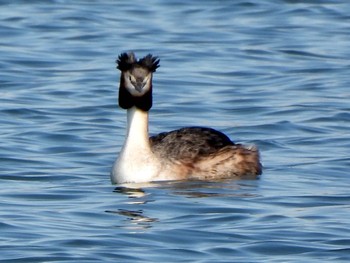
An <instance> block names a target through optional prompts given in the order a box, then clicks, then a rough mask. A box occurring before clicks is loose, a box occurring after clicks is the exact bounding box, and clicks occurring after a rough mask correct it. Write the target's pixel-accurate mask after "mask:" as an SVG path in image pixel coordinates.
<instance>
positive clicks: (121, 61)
mask: <svg viewBox="0 0 350 263" xmlns="http://www.w3.org/2000/svg"><path fill="white" fill-rule="evenodd" d="M116 62H117V64H118V65H117V69H119V70H121V71H126V70H129V69H131V68H132V66H133V65H134V64H135V63H136V58H135V54H134V53H133V52H130V53H121V54H120V55H119V57H118V59H117V61H116Z"/></svg>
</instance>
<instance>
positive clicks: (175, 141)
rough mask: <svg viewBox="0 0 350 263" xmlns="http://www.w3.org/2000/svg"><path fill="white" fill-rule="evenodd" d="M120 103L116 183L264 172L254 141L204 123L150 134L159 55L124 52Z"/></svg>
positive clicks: (113, 175) (120, 59) (120, 61)
mask: <svg viewBox="0 0 350 263" xmlns="http://www.w3.org/2000/svg"><path fill="white" fill-rule="evenodd" d="M116 63H117V69H119V70H120V71H121V75H120V86H119V98H118V102H119V106H120V107H121V108H123V109H126V110H127V129H126V137H125V141H124V145H123V147H122V149H121V151H120V154H119V157H118V158H117V160H116V161H115V163H114V165H113V168H112V172H111V181H112V183H115V184H123V183H145V182H152V181H164V180H217V179H228V178H240V177H243V176H250V177H251V176H253V177H254V178H255V177H258V176H259V175H260V174H261V172H262V166H261V163H260V160H259V151H258V149H257V148H256V147H255V146H252V147H246V146H243V145H241V144H236V143H234V142H233V141H231V140H230V139H229V137H227V136H226V135H225V134H223V133H222V132H220V131H217V130H215V129H212V128H207V127H185V128H181V129H178V130H174V131H170V132H164V133H160V134H158V135H156V136H152V137H149V133H148V117H149V114H148V112H149V110H150V109H151V107H152V89H153V86H152V78H153V73H154V72H155V71H156V69H157V68H158V67H159V59H158V58H157V57H155V56H152V55H151V54H148V55H147V56H145V57H143V58H141V59H137V58H136V57H135V54H134V53H133V52H130V53H122V54H120V55H119V57H118V59H117V61H116Z"/></svg>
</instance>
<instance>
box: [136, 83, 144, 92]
mask: <svg viewBox="0 0 350 263" xmlns="http://www.w3.org/2000/svg"><path fill="white" fill-rule="evenodd" d="M144 86H145V84H144V83H142V82H137V83H136V85H135V89H136V90H137V91H138V92H140V93H141V92H142V89H143V87H144Z"/></svg>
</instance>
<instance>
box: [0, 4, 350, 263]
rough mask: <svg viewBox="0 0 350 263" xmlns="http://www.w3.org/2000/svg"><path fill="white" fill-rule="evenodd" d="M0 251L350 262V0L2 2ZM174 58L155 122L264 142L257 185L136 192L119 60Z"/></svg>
mask: <svg viewBox="0 0 350 263" xmlns="http://www.w3.org/2000/svg"><path fill="white" fill-rule="evenodd" d="M0 13H1V16H0V17H1V18H0V19H1V20H0V21H1V24H0V34H1V38H0V54H1V60H0V94H1V97H0V101H1V107H0V125H1V132H0V141H1V144H0V163H1V168H2V169H1V172H0V181H1V186H2V187H1V190H0V196H1V199H0V219H1V220H0V232H1V235H0V250H1V253H0V259H1V260H3V262H78V261H79V262H116V261H119V262H139V261H141V260H142V261H146V262H165V261H166V262H320V261H321V262H348V261H349V260H350V256H349V255H350V233H349V228H350V205H349V203H350V195H349V187H348V186H349V184H350V179H349V167H350V158H349V149H350V135H349V129H350V113H349V112H350V106H349V101H350V91H349V86H350V81H349V75H350V74H349V73H350V63H349V61H350V60H349V58H350V49H349V48H348V46H349V43H350V35H349V33H348V32H349V30H350V26H349V25H350V23H349V22H350V17H349V13H350V5H349V4H347V3H344V1H326V0H322V1H321V0H320V1H291V0H275V1H257V0H250V1H244V0H241V1H205V3H204V2H198V3H197V2H195V1H192V2H189V1H180V0H172V1H156V0H154V1H147V2H143V1H138V0H136V1H133V2H130V1H118V2H113V1H84V0H79V1H74V3H71V2H70V1H64V0H61V1H54V0H52V1H31V2H30V3H29V2H28V1H1V2H0ZM129 50H133V51H135V52H136V54H138V55H139V56H143V55H146V54H148V53H153V54H155V55H158V56H159V57H160V59H161V67H160V68H159V69H158V70H157V72H156V73H155V75H154V93H155V94H154V101H155V103H154V107H153V109H152V111H151V127H150V130H151V133H158V132H161V131H167V130H171V129H175V128H179V127H182V126H187V125H203V126H211V127H213V128H216V129H219V130H221V131H223V132H225V133H227V134H228V135H229V136H230V137H231V138H232V139H233V140H234V141H237V142H242V143H247V144H256V145H257V146H258V147H259V148H260V150H261V155H262V161H263V165H264V174H263V175H262V177H261V178H260V179H259V180H225V181H218V182H191V183H188V182H165V183H161V184H150V185H144V186H138V187H137V188H134V189H131V188H125V187H124V188H123V187H116V186H112V185H111V184H110V181H109V172H110V169H111V166H112V163H113V161H114V160H115V158H116V156H117V154H118V152H119V150H120V147H121V145H122V143H123V137H124V132H125V130H124V128H125V124H126V123H125V121H126V120H125V119H126V118H125V112H124V111H122V110H121V109H119V108H118V107H117V88H118V81H119V75H118V74H119V73H118V72H117V71H116V70H115V59H116V57H117V56H118V54H119V53H121V52H124V51H129Z"/></svg>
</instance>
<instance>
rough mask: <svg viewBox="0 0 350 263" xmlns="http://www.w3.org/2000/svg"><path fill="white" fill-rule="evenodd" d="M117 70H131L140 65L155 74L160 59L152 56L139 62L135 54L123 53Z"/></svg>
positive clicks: (118, 61)
mask: <svg viewBox="0 0 350 263" xmlns="http://www.w3.org/2000/svg"><path fill="white" fill-rule="evenodd" d="M116 62H117V69H119V70H121V71H126V70H130V69H131V68H132V67H133V66H135V65H139V66H141V67H144V68H147V69H148V70H149V71H151V72H155V71H156V69H157V68H158V67H159V58H158V57H154V56H152V55H151V54H148V55H147V56H145V57H143V58H141V59H140V60H138V61H137V59H136V57H135V54H134V53H133V52H130V53H121V54H120V55H119V56H118V59H117V61H116Z"/></svg>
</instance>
